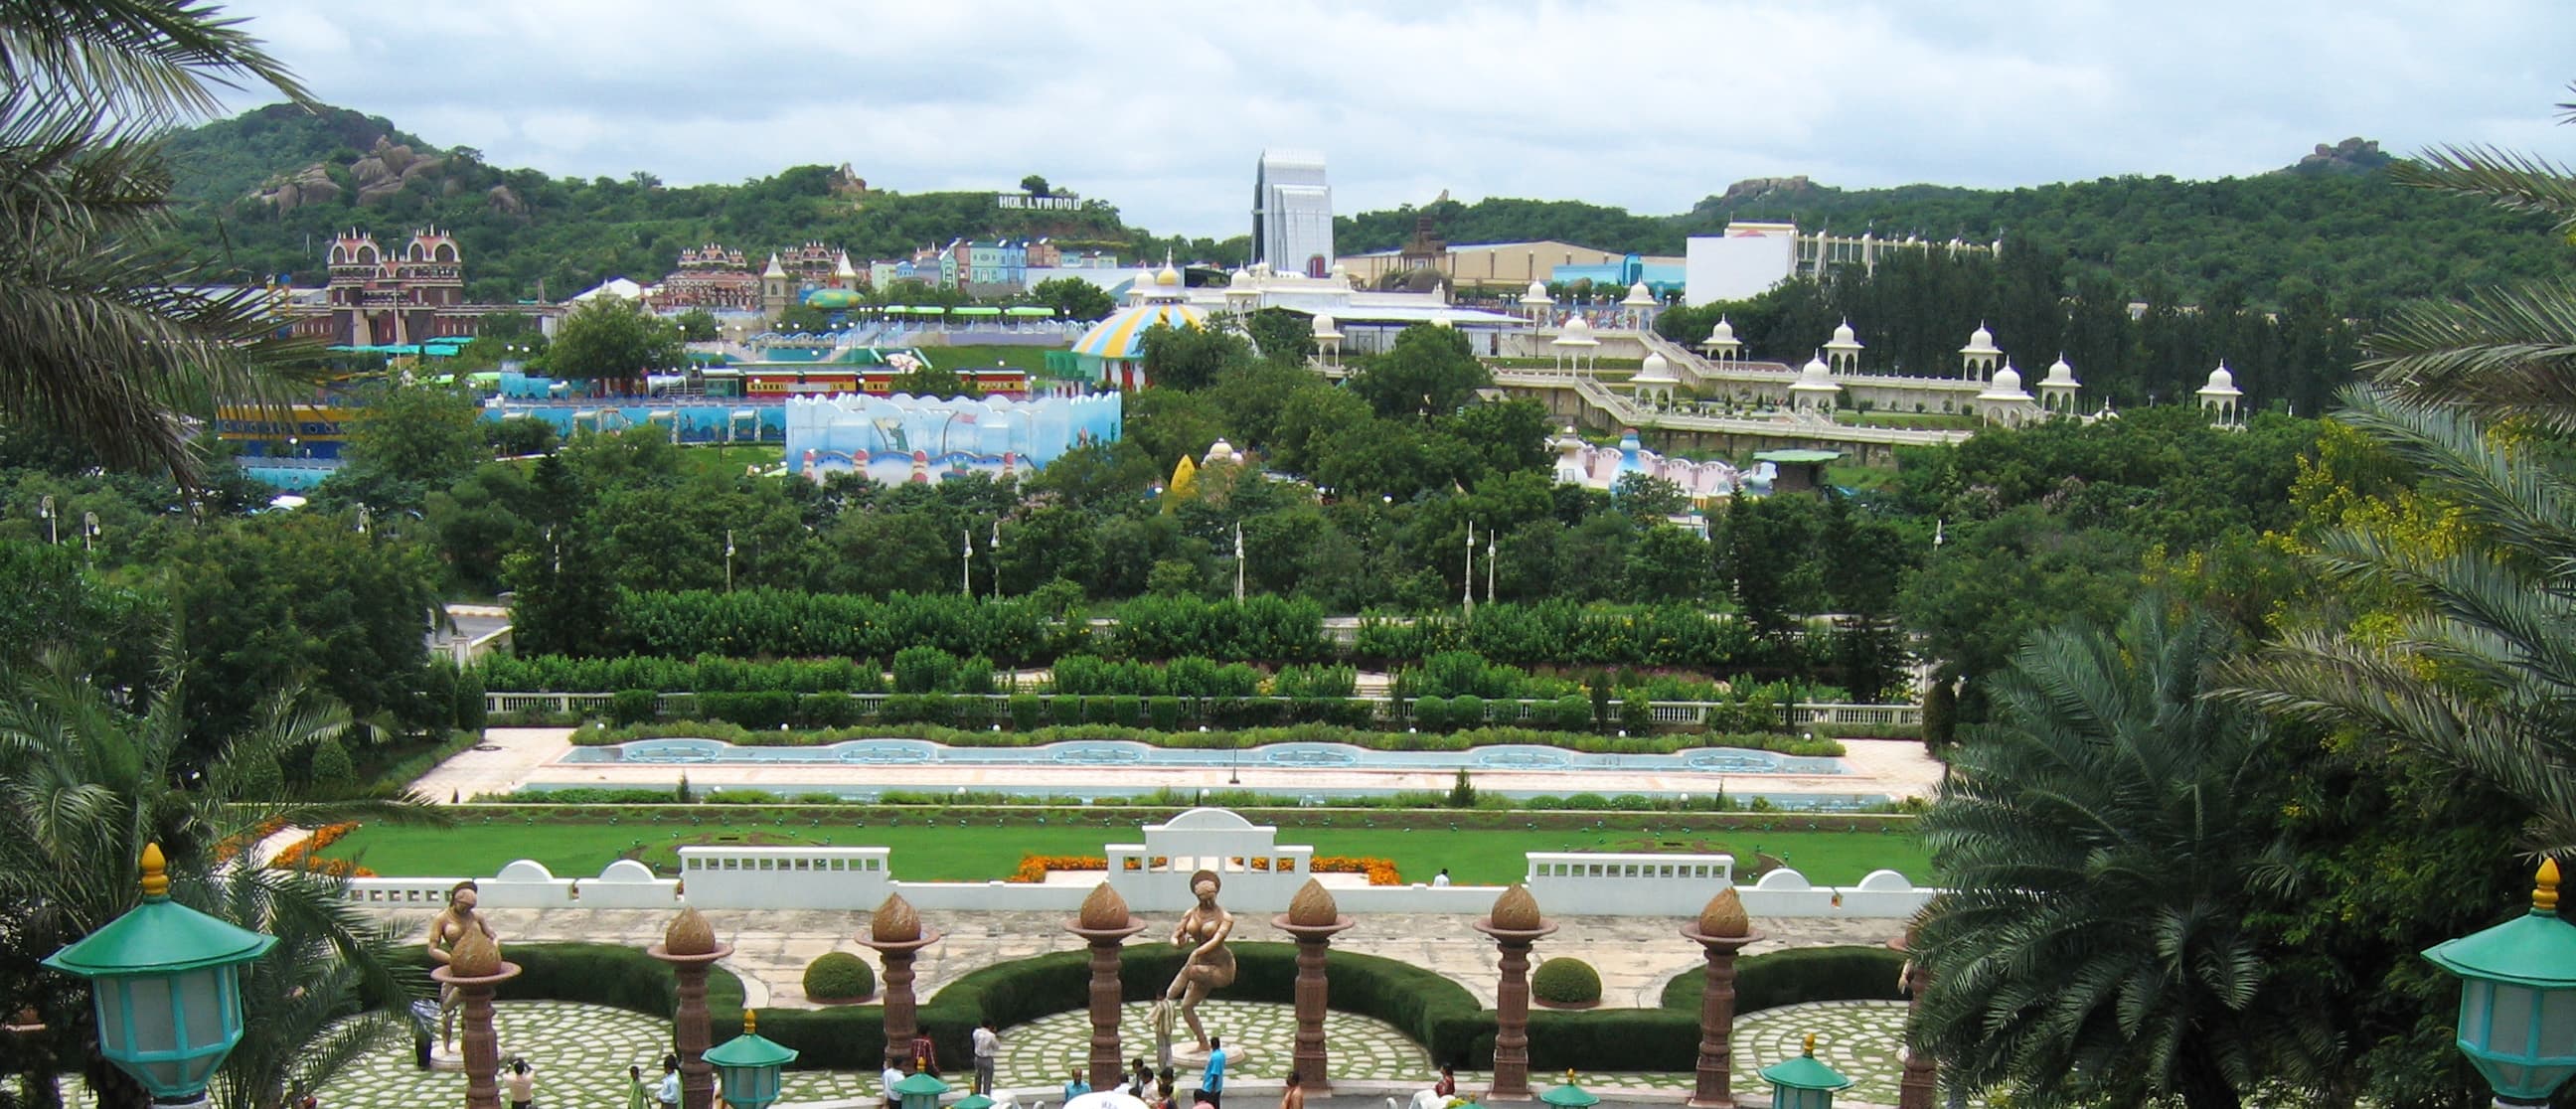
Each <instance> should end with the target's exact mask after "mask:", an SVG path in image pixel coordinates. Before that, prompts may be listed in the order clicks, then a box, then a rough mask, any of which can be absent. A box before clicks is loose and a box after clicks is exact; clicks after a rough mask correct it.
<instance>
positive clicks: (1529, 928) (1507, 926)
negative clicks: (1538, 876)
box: [1485, 882, 1547, 932]
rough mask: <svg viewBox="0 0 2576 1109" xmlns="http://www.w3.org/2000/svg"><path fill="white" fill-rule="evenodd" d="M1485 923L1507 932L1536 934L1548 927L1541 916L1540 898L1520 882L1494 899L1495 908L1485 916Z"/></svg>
mask: <svg viewBox="0 0 2576 1109" xmlns="http://www.w3.org/2000/svg"><path fill="white" fill-rule="evenodd" d="M1485 923H1487V924H1490V925H1492V926H1493V927H1495V928H1497V929H1500V930H1503V931H1506V932H1535V931H1538V930H1539V929H1541V928H1544V927H1546V926H1547V922H1546V920H1545V919H1544V918H1542V917H1541V916H1539V912H1538V898H1536V897H1534V896H1531V894H1530V891H1529V887H1528V886H1525V885H1522V884H1520V883H1518V882H1514V883H1512V888H1510V889H1507V890H1504V891H1503V895H1502V896H1501V897H1497V898H1495V899H1494V908H1493V910H1492V911H1491V912H1488V913H1486V914H1485Z"/></svg>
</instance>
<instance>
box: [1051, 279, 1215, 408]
mask: <svg viewBox="0 0 2576 1109" xmlns="http://www.w3.org/2000/svg"><path fill="white" fill-rule="evenodd" d="M1157 324H1163V325H1167V326H1170V327H1175V328H1179V327H1197V328H1204V327H1206V326H1207V313H1206V312H1203V311H1200V310H1199V309H1197V308H1194V307H1192V306H1190V305H1188V304H1184V303H1181V302H1180V301H1177V300H1155V301H1147V302H1145V303H1143V304H1137V305H1131V306H1129V307H1126V308H1121V309H1119V310H1118V311H1116V312H1113V313H1111V314H1110V316H1109V318H1108V319H1105V320H1102V321H1100V322H1099V323H1097V324H1093V325H1092V327H1091V330H1089V331H1085V332H1083V333H1082V338H1080V339H1078V340H1076V341H1075V342H1074V344H1073V353H1074V354H1076V355H1078V356H1080V357H1081V359H1082V361H1083V364H1084V366H1086V367H1088V368H1091V369H1092V370H1093V373H1092V380H1094V381H1098V382H1100V383H1101V384H1103V385H1110V386H1115V387H1117V388H1121V389H1138V388H1143V387H1144V386H1145V380H1144V367H1143V365H1142V362H1143V359H1144V349H1145V332H1146V330H1147V329H1149V328H1152V327H1154V326H1155V325H1157Z"/></svg>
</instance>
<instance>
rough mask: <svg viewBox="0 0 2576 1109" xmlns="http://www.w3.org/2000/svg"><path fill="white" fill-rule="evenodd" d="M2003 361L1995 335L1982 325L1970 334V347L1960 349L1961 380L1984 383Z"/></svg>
mask: <svg viewBox="0 0 2576 1109" xmlns="http://www.w3.org/2000/svg"><path fill="white" fill-rule="evenodd" d="M2003 360H2004V352H2003V350H2002V348H2000V347H1997V346H1995V333H1994V332H1991V331H1988V330H1986V325H1985V324H1982V323H1980V324H1978V325H1977V329H1976V330H1975V331H1971V332H1969V333H1968V345H1966V346H1964V347H1960V348H1959V380H1961V381H1984V380H1985V379H1986V376H1987V375H1988V374H1991V373H1994V372H1995V366H1996V365H1997V364H1998V363H2001V362H2002V361H2003Z"/></svg>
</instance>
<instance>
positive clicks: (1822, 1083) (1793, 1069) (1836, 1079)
mask: <svg viewBox="0 0 2576 1109" xmlns="http://www.w3.org/2000/svg"><path fill="white" fill-rule="evenodd" d="M1762 1080H1763V1081H1765V1082H1768V1083H1770V1084H1772V1085H1774V1086H1786V1087H1788V1088H1790V1089H1792V1090H1840V1089H1846V1088H1848V1087H1850V1086H1851V1084H1852V1080H1851V1079H1849V1078H1845V1077H1843V1072H1841V1071H1838V1070H1835V1069H1834V1068H1832V1067H1829V1066H1826V1065H1824V1064H1823V1063H1819V1062H1817V1061H1816V1057H1815V1056H1813V1055H1800V1056H1796V1057H1794V1058H1790V1059H1783V1060H1781V1061H1780V1062H1777V1063H1773V1064H1771V1065H1770V1066H1767V1067H1764V1068H1762Z"/></svg>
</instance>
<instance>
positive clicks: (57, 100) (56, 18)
mask: <svg viewBox="0 0 2576 1109" xmlns="http://www.w3.org/2000/svg"><path fill="white" fill-rule="evenodd" d="M239 24H240V21H239V20H237V19H224V18H221V17H220V16H219V14H218V9H216V8H215V7H214V6H212V5H208V4H192V3H188V2H187V0H69V2H66V0H0V320H6V321H8V324H7V326H5V327H0V419H5V420H8V421H13V422H20V423H26V424H33V425H40V426H46V427H50V428H52V429H54V430H55V431H57V432H59V433H62V434H64V435H65V436H67V437H69V438H70V439H72V440H73V441H76V442H79V443H82V444H84V445H86V446H87V447H88V448H90V449H91V450H92V451H93V452H95V453H96V454H97V455H98V457H99V458H100V459H101V460H103V461H105V462H107V463H109V464H111V465H118V466H128V467H147V468H157V469H166V470H168V471H170V472H171V473H173V474H174V475H176V476H177V477H178V478H180V479H181V480H182V481H188V480H191V479H193V477H194V475H195V471H196V467H195V463H194V458H193V456H192V454H191V453H190V451H189V448H188V439H187V434H186V430H187V429H186V428H185V426H184V425H183V423H182V422H181V421H180V420H179V419H178V417H177V413H178V412H179V411H180V410H182V409H185V408H204V407H206V406H208V405H209V404H210V403H211V401H212V400H213V399H214V398H215V397H217V396H223V397H226V398H230V399H245V400H252V401H262V400H268V399H274V398H275V397H276V396H277V395H278V392H279V390H280V388H281V387H282V386H283V385H284V384H285V383H287V382H288V381H290V380H293V379H294V378H295V376H296V374H295V372H294V371H292V370H289V369H288V368H287V366H288V363H287V362H286V361H285V359H287V358H289V357H291V355H292V353H293V347H292V346H291V345H290V344H286V343H283V342H281V341H280V340H279V339H278V338H277V332H278V330H279V324H278V321H277V320H275V319H273V318H271V317H270V315H269V313H268V310H267V305H266V303H265V298H264V295H263V294H262V293H261V292H260V291H259V290H256V289H249V290H241V291H238V292H232V293H214V292H206V291H201V290H200V289H198V288H196V287H193V286H192V285H191V278H192V276H193V273H192V269H191V267H190V266H188V265H184V264H179V263H177V262H175V261H174V260H173V259H170V258H167V257H164V256H162V255H161V254H160V253H159V252H157V251H155V250H153V249H152V248H150V247H149V246H148V245H147V243H148V241H149V239H150V238H151V236H152V234H153V232H154V231H155V230H156V228H157V226H158V223H159V221H160V220H161V219H162V217H163V212H164V208H165V205H166V203H167V201H168V198H169V191H170V180H169V174H168V171H167V169H166V167H164V165H163V164H162V160H161V157H160V153H159V149H158V146H157V142H156V140H157V136H158V135H159V134H160V133H161V132H162V131H164V130H166V129H167V128H168V127H170V126H171V125H173V124H176V123H180V122H184V121H185V120H187V119H189V118H193V117H202V116H204V115H206V114H208V113H210V112H211V111H212V110H213V109H214V108H215V107H216V101H215V98H214V93H213V88H214V87H216V86H227V87H237V84H236V83H237V82H243V81H249V82H257V83H259V84H264V85H268V86H271V87H274V88H276V89H278V90H279V91H281V92H283V93H285V94H287V95H288V96H290V97H293V98H296V99H299V100H300V99H303V97H304V93H303V90H302V89H301V88H299V87H298V86H297V85H296V84H295V81H294V78H293V77H291V76H290V75H289V74H288V73H287V72H286V71H285V69H284V68H283V67H281V66H280V65H279V64H278V63H277V62H276V61H275V60H274V59H272V58H270V57H269V56H268V54H267V53H266V51H264V50H262V49H261V48H260V46H259V44H258V42H257V40H255V39H252V38H251V37H250V36H249V35H248V34H246V33H244V32H243V31H242V29H241V27H240V25H239Z"/></svg>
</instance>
